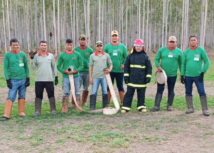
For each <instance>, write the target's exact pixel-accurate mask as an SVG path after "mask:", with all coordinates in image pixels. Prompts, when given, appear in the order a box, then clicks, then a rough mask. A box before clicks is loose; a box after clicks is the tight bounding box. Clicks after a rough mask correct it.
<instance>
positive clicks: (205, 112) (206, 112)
mask: <svg viewBox="0 0 214 153" xmlns="http://www.w3.org/2000/svg"><path fill="white" fill-rule="evenodd" d="M200 100H201V107H202V112H203V115H204V116H209V115H210V113H209V110H208V107H207V97H206V96H201V97H200Z"/></svg>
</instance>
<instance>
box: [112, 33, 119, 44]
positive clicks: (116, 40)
mask: <svg viewBox="0 0 214 153" xmlns="http://www.w3.org/2000/svg"><path fill="white" fill-rule="evenodd" d="M118 39H119V36H118V35H112V36H111V41H112V42H113V43H117V42H118Z"/></svg>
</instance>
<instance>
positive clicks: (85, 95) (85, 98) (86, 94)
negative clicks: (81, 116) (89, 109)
mask: <svg viewBox="0 0 214 153" xmlns="http://www.w3.org/2000/svg"><path fill="white" fill-rule="evenodd" d="M88 93H89V91H84V92H83V93H82V106H85V105H86V102H87V98H88Z"/></svg>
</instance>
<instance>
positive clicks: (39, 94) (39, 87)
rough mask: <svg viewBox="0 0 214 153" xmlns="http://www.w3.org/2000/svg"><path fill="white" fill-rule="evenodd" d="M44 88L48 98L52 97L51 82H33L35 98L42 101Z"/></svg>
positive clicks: (52, 88) (52, 86)
mask: <svg viewBox="0 0 214 153" xmlns="http://www.w3.org/2000/svg"><path fill="white" fill-rule="evenodd" d="M44 88H45V89H46V92H47V94H48V98H51V97H54V85H53V82H35V91H36V98H40V99H43V92H44Z"/></svg>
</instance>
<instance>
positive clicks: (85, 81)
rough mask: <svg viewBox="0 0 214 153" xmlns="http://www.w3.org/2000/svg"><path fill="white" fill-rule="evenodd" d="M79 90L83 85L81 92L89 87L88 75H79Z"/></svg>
mask: <svg viewBox="0 0 214 153" xmlns="http://www.w3.org/2000/svg"><path fill="white" fill-rule="evenodd" d="M79 77H80V88H81V85H82V84H83V92H85V91H88V86H89V74H88V73H80V76H79Z"/></svg>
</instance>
